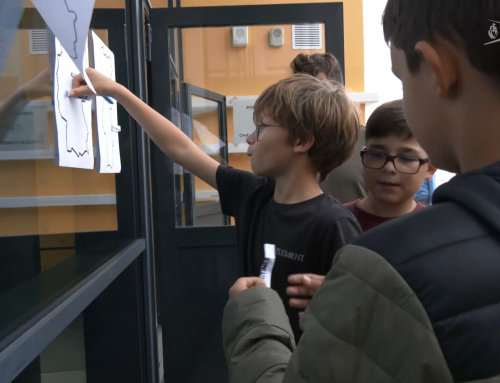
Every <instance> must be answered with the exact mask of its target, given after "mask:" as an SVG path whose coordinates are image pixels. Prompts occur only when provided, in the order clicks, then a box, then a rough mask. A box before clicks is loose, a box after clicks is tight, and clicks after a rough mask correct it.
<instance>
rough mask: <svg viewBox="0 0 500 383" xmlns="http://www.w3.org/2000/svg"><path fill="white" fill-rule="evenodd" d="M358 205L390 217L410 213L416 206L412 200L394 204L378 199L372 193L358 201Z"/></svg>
mask: <svg viewBox="0 0 500 383" xmlns="http://www.w3.org/2000/svg"><path fill="white" fill-rule="evenodd" d="M358 207H359V208H360V209H362V210H364V211H366V212H367V213H370V214H373V215H376V216H378V217H384V218H392V217H399V216H402V215H405V214H408V213H411V212H412V211H413V210H415V208H416V207H417V203H416V202H415V201H413V200H408V201H405V202H404V203H402V204H399V205H394V204H389V203H385V202H383V201H379V200H377V199H376V198H375V197H373V195H371V194H369V195H368V197H366V198H364V199H362V200H361V201H359V202H358Z"/></svg>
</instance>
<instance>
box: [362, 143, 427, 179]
mask: <svg viewBox="0 0 500 383" xmlns="http://www.w3.org/2000/svg"><path fill="white" fill-rule="evenodd" d="M361 160H362V162H363V166H364V167H366V168H368V169H383V168H384V166H385V165H386V164H387V163H388V162H392V164H393V165H394V169H396V171H398V172H399V173H403V174H416V173H418V171H419V170H420V167H421V166H422V165H424V164H427V163H429V159H428V158H426V159H422V158H416V157H410V156H390V155H388V154H384V153H380V152H374V151H371V150H368V149H366V148H362V149H361Z"/></svg>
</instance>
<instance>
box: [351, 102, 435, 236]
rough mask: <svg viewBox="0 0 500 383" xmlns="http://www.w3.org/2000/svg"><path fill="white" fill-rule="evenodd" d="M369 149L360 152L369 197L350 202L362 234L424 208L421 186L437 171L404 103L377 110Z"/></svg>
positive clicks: (369, 131)
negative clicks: (414, 131)
mask: <svg viewBox="0 0 500 383" xmlns="http://www.w3.org/2000/svg"><path fill="white" fill-rule="evenodd" d="M365 138H366V145H367V147H366V148H363V149H362V150H361V159H362V162H363V166H364V179H365V184H366V187H367V189H368V197H366V198H364V199H359V200H356V201H353V202H349V203H347V204H345V205H344V206H345V207H347V208H348V209H349V210H350V211H351V212H352V213H353V214H354V216H355V217H356V218H357V219H358V221H359V223H360V225H361V228H362V229H363V232H366V231H367V230H370V229H372V228H374V227H375V226H378V225H380V224H382V223H384V222H387V221H389V220H391V219H393V218H396V217H400V216H402V215H405V214H408V213H411V212H413V211H416V210H420V209H423V208H425V205H423V204H421V203H419V202H415V201H414V199H415V194H416V193H417V192H418V190H419V189H420V187H421V186H422V183H423V182H424V181H425V180H429V179H431V178H432V176H433V175H434V172H435V171H436V169H435V168H434V167H433V166H432V165H431V164H430V163H429V160H428V158H427V154H426V153H425V151H424V150H423V149H422V147H421V146H420V145H419V144H418V142H417V140H415V138H414V137H413V134H412V133H411V131H410V129H409V128H408V125H407V123H406V119H405V117H404V113H403V101H402V100H397V101H392V102H388V103H386V104H383V105H382V106H380V107H378V108H377V109H376V110H375V111H374V112H373V114H372V115H371V116H370V118H369V119H368V122H367V124H366V133H365Z"/></svg>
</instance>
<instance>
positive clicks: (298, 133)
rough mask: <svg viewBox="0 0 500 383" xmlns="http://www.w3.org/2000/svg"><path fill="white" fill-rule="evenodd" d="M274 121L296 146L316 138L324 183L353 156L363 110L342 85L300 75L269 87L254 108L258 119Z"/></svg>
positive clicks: (315, 159)
mask: <svg viewBox="0 0 500 383" xmlns="http://www.w3.org/2000/svg"><path fill="white" fill-rule="evenodd" d="M264 115H265V116H268V117H271V118H273V120H275V121H276V122H277V123H278V124H280V125H281V126H282V127H284V128H286V129H288V130H289V132H290V135H289V140H290V143H293V142H294V141H295V140H297V139H301V138H304V139H306V138H311V136H312V137H313V138H314V144H313V146H312V148H311V150H310V158H311V161H312V162H313V164H314V166H315V167H316V169H317V171H318V173H319V174H320V182H321V181H323V180H324V179H325V178H326V176H327V175H328V173H330V171H332V170H333V169H335V168H336V167H338V166H340V165H342V164H343V163H344V162H345V161H346V160H347V159H348V158H349V157H350V156H351V155H352V152H353V150H354V148H355V146H356V143H357V141H358V136H359V124H360V123H359V108H358V106H357V105H356V104H355V103H354V102H353V101H352V100H351V99H350V98H349V96H348V95H347V93H346V91H345V89H344V87H343V86H342V85H341V84H337V83H333V82H328V81H321V80H318V79H317V78H314V77H312V76H309V75H304V74H296V75H292V76H290V77H287V78H285V79H283V80H281V81H279V82H277V83H276V84H274V85H271V86H270V87H269V88H267V89H266V90H265V91H264V92H263V93H262V94H261V95H260V97H259V98H258V99H257V101H256V102H255V105H254V119H255V120H256V121H259V119H260V118H262V117H263V116H264Z"/></svg>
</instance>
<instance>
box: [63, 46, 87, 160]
mask: <svg viewBox="0 0 500 383" xmlns="http://www.w3.org/2000/svg"><path fill="white" fill-rule="evenodd" d="M59 47H60V49H61V50H60V52H56V84H57V91H56V95H57V109H58V111H59V115H60V116H61V118H62V119H63V120H64V122H65V125H66V126H65V131H66V151H67V152H68V153H71V152H73V153H75V155H76V156H77V157H83V156H84V155H85V154H87V155H88V154H90V153H89V145H88V144H89V134H90V133H89V125H88V122H87V119H86V118H85V111H84V109H83V103H84V102H88V101H84V100H78V101H79V102H80V106H81V109H82V115H83V121H85V126H86V128H87V138H86V140H85V147H86V149H85V150H84V151H83V152H77V151H76V150H75V148H74V147H73V146H72V147H71V149H69V148H68V147H69V144H68V120H67V119H66V118H65V117H64V115H63V113H62V111H61V100H60V99H59V97H60V96H59V94H60V92H59V90H60V83H59V68H60V57H61V56H62V54H63V52H64V48H63V47H62V45H60V46H59Z"/></svg>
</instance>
